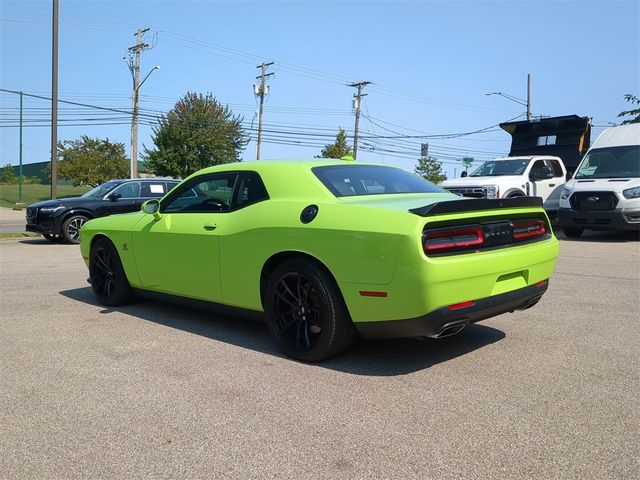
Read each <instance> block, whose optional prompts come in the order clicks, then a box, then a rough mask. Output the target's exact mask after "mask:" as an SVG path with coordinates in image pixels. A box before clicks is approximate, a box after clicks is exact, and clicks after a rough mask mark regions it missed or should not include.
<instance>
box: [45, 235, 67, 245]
mask: <svg viewBox="0 0 640 480" xmlns="http://www.w3.org/2000/svg"><path fill="white" fill-rule="evenodd" d="M42 236H43V237H44V238H46V239H47V240H49V241H50V242H52V243H60V242H61V241H62V240H64V238H62V235H55V234H53V233H43V234H42Z"/></svg>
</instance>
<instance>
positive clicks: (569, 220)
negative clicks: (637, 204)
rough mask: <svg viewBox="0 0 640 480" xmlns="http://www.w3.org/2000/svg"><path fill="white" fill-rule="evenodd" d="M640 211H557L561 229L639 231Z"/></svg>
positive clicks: (563, 209) (567, 209)
mask: <svg viewBox="0 0 640 480" xmlns="http://www.w3.org/2000/svg"><path fill="white" fill-rule="evenodd" d="M639 214H640V211H638V210H636V211H626V210H610V211H604V212H583V211H578V210H572V209H570V208H561V209H560V210H559V224H560V227H562V228H584V229H586V230H640V221H633V222H631V221H630V219H634V220H635V218H638V216H639Z"/></svg>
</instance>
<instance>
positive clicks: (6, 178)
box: [0, 163, 18, 184]
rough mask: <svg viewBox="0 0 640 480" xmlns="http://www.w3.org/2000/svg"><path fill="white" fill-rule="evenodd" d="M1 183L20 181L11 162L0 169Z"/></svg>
mask: <svg viewBox="0 0 640 480" xmlns="http://www.w3.org/2000/svg"><path fill="white" fill-rule="evenodd" d="M0 183H6V184H11V183H18V177H16V174H15V172H14V171H13V167H12V166H11V164H10V163H7V164H6V165H5V166H4V167H2V170H0Z"/></svg>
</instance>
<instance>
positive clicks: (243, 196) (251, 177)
mask: <svg viewBox="0 0 640 480" xmlns="http://www.w3.org/2000/svg"><path fill="white" fill-rule="evenodd" d="M268 198H269V194H268V193H267V189H266V188H265V186H264V183H262V179H261V178H260V175H258V174H257V173H255V172H243V173H240V174H239V176H238V197H237V199H236V202H235V205H234V206H237V207H243V206H245V205H250V204H252V203H256V202H260V201H262V200H267V199H268Z"/></svg>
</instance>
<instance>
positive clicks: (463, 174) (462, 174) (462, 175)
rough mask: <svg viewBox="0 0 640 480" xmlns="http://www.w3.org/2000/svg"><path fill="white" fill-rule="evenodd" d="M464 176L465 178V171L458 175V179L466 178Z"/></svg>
mask: <svg viewBox="0 0 640 480" xmlns="http://www.w3.org/2000/svg"><path fill="white" fill-rule="evenodd" d="M466 176H467V172H466V170H465V171H464V172H462V173H461V174H460V178H464V177H466Z"/></svg>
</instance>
